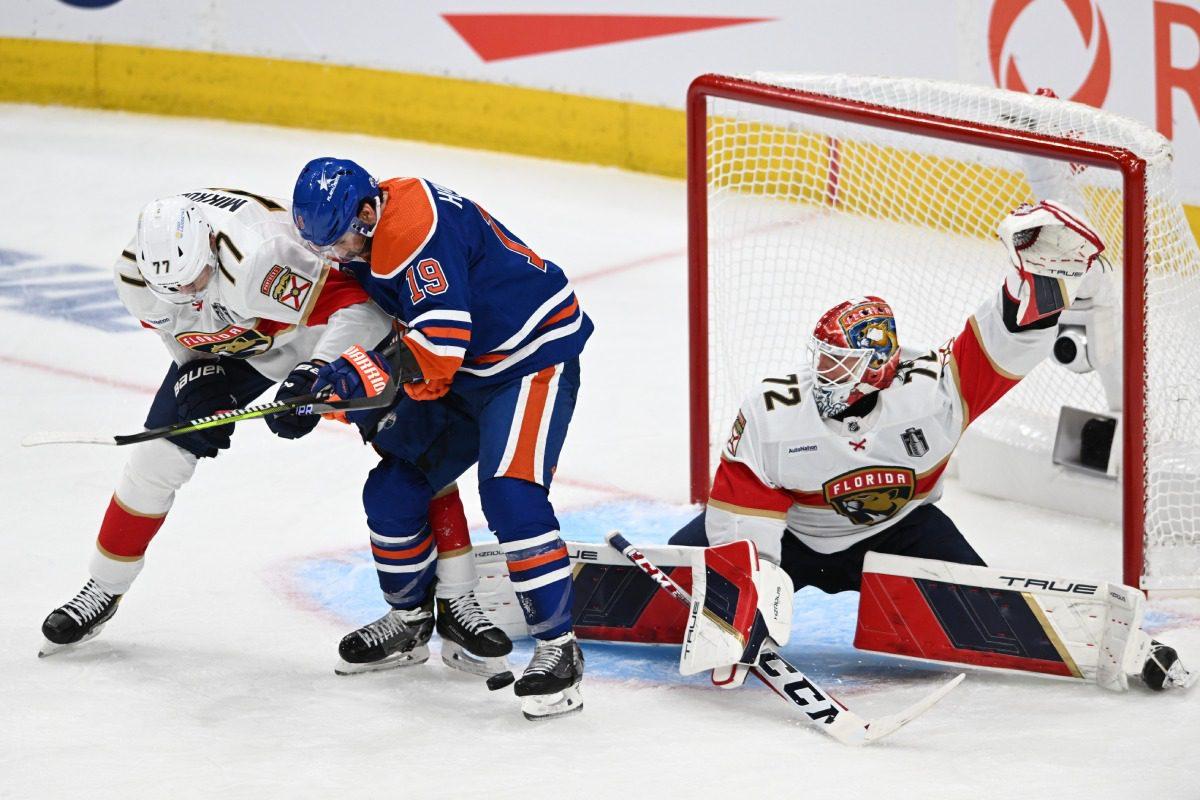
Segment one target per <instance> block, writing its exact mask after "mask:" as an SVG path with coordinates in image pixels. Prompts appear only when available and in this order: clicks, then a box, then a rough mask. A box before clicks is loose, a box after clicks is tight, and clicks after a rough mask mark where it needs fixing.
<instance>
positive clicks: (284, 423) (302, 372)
mask: <svg viewBox="0 0 1200 800" xmlns="http://www.w3.org/2000/svg"><path fill="white" fill-rule="evenodd" d="M320 369H321V365H320V364H314V363H313V362H312V361H302V362H300V363H299V364H297V365H296V366H294V367H292V371H291V372H290V373H289V374H288V376H287V377H286V378H284V379H283V383H281V384H280V385H279V391H277V392H276V393H275V399H276V400H277V401H278V400H292V399H294V398H297V397H302V396H303V395H306V394H312V390H313V384H315V383H316V382H317V372H318V371H319V370H320ZM320 419H321V418H320V417H319V416H318V415H316V414H307V415H305V416H300V415H299V414H295V413H292V412H291V411H288V412H286V413H283V414H271V415H270V416H268V417H266V420H267V427H268V428H270V429H271V433H273V434H275V435H276V436H279V437H281V438H283V439H299V438H300V437H301V436H304V435H305V434H307V433H309V432H310V431H312V429H313V428H315V427H317V422H319V421H320Z"/></svg>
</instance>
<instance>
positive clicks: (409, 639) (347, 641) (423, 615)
mask: <svg viewBox="0 0 1200 800" xmlns="http://www.w3.org/2000/svg"><path fill="white" fill-rule="evenodd" d="M432 635H433V604H432V603H425V604H423V605H421V606H418V607H417V608H412V609H406V610H403V611H401V610H399V609H392V610H391V611H389V612H388V613H386V614H384V615H383V616H382V617H380V618H379V619H377V620H375V621H374V622H372V623H370V624H368V625H364V626H363V627H361V628H359V629H358V630H356V631H353V632H351V633H348V634H346V635H345V636H344V637H342V641H341V644H339V645H338V655H339V656H341V660H340V661H339V662H338V665H337V666H336V667H334V669H333V671H334V672H336V673H337V674H338V675H356V674H358V673H360V672H376V671H378V670H383V669H393V668H395V667H414V666H416V665H417V664H424V663H425V662H426V661H428V660H429V637H431V636H432Z"/></svg>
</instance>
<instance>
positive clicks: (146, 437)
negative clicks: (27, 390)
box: [21, 383, 396, 447]
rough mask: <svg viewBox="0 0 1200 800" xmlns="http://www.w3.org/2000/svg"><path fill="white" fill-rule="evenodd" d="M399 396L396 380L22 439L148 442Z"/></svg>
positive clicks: (378, 404)
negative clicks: (345, 395) (151, 422)
mask: <svg viewBox="0 0 1200 800" xmlns="http://www.w3.org/2000/svg"><path fill="white" fill-rule="evenodd" d="M389 389H390V392H389ZM395 396H396V384H394V383H393V384H391V385H390V386H389V387H388V389H385V390H384V391H382V392H380V393H379V394H377V395H375V396H374V397H356V398H354V399H353V400H328V399H326V398H325V395H324V394H321V395H315V394H307V395H303V396H301V397H294V398H292V399H291V400H278V401H275V402H273V403H260V404H259V405H254V406H246V407H245V408H235V409H232V410H231V411H222V412H221V413H219V414H213V415H211V416H208V417H197V418H196V419H189V420H185V421H183V422H174V423H172V424H170V425H163V426H162V427H161V428H150V429H149V430H145V431H141V432H140V433H128V434H116V435H115V436H109V435H105V434H88V433H31V434H30V435H28V436H26V437H25V438H24V439H22V440H21V446H22V447H37V446H38V445H43V444H114V445H124V444H137V443H138V442H148V441H150V440H151V439H162V438H164V437H169V436H180V435H182V434H185V433H191V432H192V431H202V430H204V429H205V428H215V427H216V426H218V425H229V424H231V423H234V422H241V421H242V420H246V419H258V418H259V417H269V416H271V415H272V414H283V413H286V412H288V411H294V412H295V413H297V414H299V415H301V416H308V415H311V414H326V413H328V412H330V411H347V410H353V409H360V410H361V409H370V408H383V407H385V406H389V405H391V403H392V400H393V399H394V398H395Z"/></svg>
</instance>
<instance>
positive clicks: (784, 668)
mask: <svg viewBox="0 0 1200 800" xmlns="http://www.w3.org/2000/svg"><path fill="white" fill-rule="evenodd" d="M605 541H607V542H608V544H609V546H610V547H612V548H613V549H615V550H618V551H620V553H621V555H623V556H625V557H626V558H627V559H629V560H630V561H631V562H632V563H633V564H634V566H636V567H638V569H640V570H641V571H642V572H644V573H646V575H648V576H650V578H651V579H653V580H654V582H655V583H657V584H658V585H659V587H660V588H661V589H663V590H664V591H665V592H666V593H667V594H669V595H671V596H672V597H674V598H675V599H676V600H678V601H680V602H681V603H684V604H685V605H689V606H690V605H691V603H692V598H691V596H690V595H688V593H687V592H685V591H684V590H683V589H682V588H681V587H680V586H679V584H677V583H675V581H673V580H671V578H670V576H668V575H667V574H666V573H664V572H663V571H662V570H660V569H658V567H656V566H654V564H652V563H651V562H650V560H649V559H647V558H646V556H645V555H643V554H642V552H641V551H640V550H638V549H637V548H636V547H634V546H633V545H632V544H630V543H629V540H628V539H626V538H625V537H624V536H622V535H621V534H620V533H619V532H617V531H613V532H612V533H610V534H608V536H606V537H605ZM776 648H777V645H776V644H775V643H774V642H773V641H771V640H770V639H767V641H766V643H764V644H763V646H762V649H761V650H760V651H759V655H758V663H757V664H755V665H754V666H753V667H751V668H750V672H751V674H753V675H754V676H755V677H756V678H758V679H759V680H760V681H762V682H763V683H765V684H766V685H767V686H768V687H769V688H770V689H771V690H772V691H774V692H775V694H777V695H779V696H780V697H782V698H783V699H784V700H787V701H788V702H789V703H791V704H792V705H794V706H796V707H797V708H799V709H800V710H801V711H803V712H804V715H805V717H806V718H807V719H808V721H809V722H810V723H812V724H813V725H816V726H817V727H818V728H820V729H821V730H822V731H824V732H825V733H827V734H829V735H830V736H832V737H833V738H835V739H837V740H838V741H839V742H841V743H843V744H850V745H863V744H870V743H872V742H877V741H879V740H880V739H882V738H884V737H885V736H888V735H889V734H891V733H894V732H896V731H897V730H899V729H900V728H902V727H904V726H905V725H907V724H908V723H909V722H912V721H913V720H914V719H916V718H917V717H919V716H921V715H922V714H924V713H925V712H926V711H928V710H929V709H930V708H932V707H933V706H934V704H936V703H937V702H938V701H939V700H941V699H942V698H943V697H945V696H946V695H947V694H949V693H950V691H951V690H952V689H954V687H956V686H958V684H960V683H961V682H962V680H963V678H965V677H966V676H965V675H964V674H962V673H959V675H958V676H957V677H955V678H953V679H951V680H950V681H948V682H947V683H945V684H944V685H942V686H941V687H939V688H938V689H937V690H935V691H934V692H932V693H931V694H929V695H928V696H926V697H925V698H924V699H923V700H920V701H918V702H916V703H914V704H913V705H911V706H909V707H908V708H906V709H904V710H903V711H901V712H899V713H897V714H890V715H888V716H885V717H878V718H876V719H873V720H866V719H863V718H862V717H860V716H859V715H857V714H855V713H854V712H853V711H851V710H850V709H849V708H847V707H846V706H845V704H843V703H842V702H841V701H840V700H838V699H837V698H835V697H833V695H831V694H829V693H828V692H826V691H824V690H823V689H821V688H820V687H819V686H817V685H816V683H814V682H813V681H812V679H810V678H809V677H808V676H806V675H805V674H804V673H803V672H801V671H800V670H799V669H797V668H796V667H794V666H792V665H791V664H790V663H788V662H787V660H786V659H784V657H783V655H782V654H780V652H779V651H778V650H777V649H776Z"/></svg>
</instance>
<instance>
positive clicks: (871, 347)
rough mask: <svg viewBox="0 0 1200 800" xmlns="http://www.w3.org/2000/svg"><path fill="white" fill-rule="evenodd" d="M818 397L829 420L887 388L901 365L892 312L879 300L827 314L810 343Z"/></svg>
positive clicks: (849, 303)
mask: <svg viewBox="0 0 1200 800" xmlns="http://www.w3.org/2000/svg"><path fill="white" fill-rule="evenodd" d="M808 354H809V358H810V359H811V364H812V370H813V395H814V397H815V398H816V402H817V409H818V410H819V411H820V412H821V415H822V416H824V417H830V416H833V415H835V414H840V413H841V412H843V411H845V410H846V409H847V408H849V407H850V406H852V405H854V404H855V403H856V402H858V401H859V400H861V399H862V398H863V397H865V396H866V395H868V394H870V393H871V392H874V391H878V390H879V389H886V388H887V387H888V386H889V385H891V382H892V378H894V377H895V376H896V368H897V367H898V366H899V365H900V340H899V338H898V337H897V335H896V317H895V315H894V314H893V313H892V308H891V306H889V305H888V304H887V303H886V302H884V301H883V300H882V299H880V298H878V297H873V296H868V297H856V298H854V299H852V300H846V301H843V302H841V303H838V304H837V305H836V306H834V307H833V308H831V309H829V310H828V311H826V312H825V313H824V314H822V315H821V319H820V320H819V321H818V322H817V327H816V328H815V329H814V330H813V335H812V338H811V339H809V345H808Z"/></svg>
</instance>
